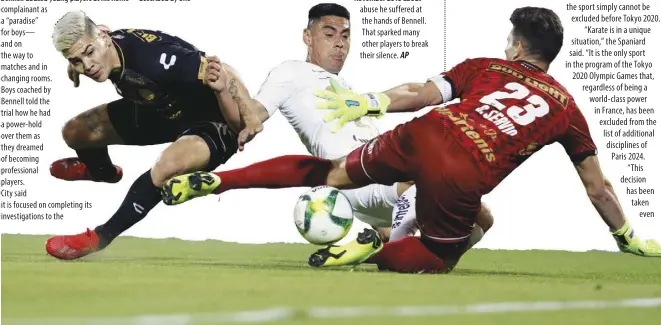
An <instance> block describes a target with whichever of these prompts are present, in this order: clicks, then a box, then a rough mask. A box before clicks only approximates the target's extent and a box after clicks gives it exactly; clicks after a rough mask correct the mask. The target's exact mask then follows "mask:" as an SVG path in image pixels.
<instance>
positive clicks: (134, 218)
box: [95, 169, 161, 247]
mask: <svg viewBox="0 0 661 325" xmlns="http://www.w3.org/2000/svg"><path fill="white" fill-rule="evenodd" d="M158 202H161V189H160V188H158V187H156V186H154V184H153V182H152V179H151V169H150V170H148V171H147V172H146V173H144V174H142V175H141V176H140V177H138V179H136V180H135V182H133V185H131V188H130V189H129V192H128V193H127V194H126V198H124V202H122V205H121V206H120V207H119V209H117V212H115V214H114V215H113V216H112V217H110V219H109V220H108V221H106V223H105V224H103V225H100V226H98V227H97V228H96V229H95V230H96V233H97V234H98V235H99V237H100V238H99V239H100V240H101V243H100V244H101V247H105V246H107V245H108V244H110V242H112V241H113V240H114V239H115V238H117V236H119V235H120V234H121V233H123V232H124V231H126V230H127V229H129V228H131V227H133V225H135V224H136V223H138V222H140V220H142V219H143V218H144V217H145V216H147V213H149V211H151V210H152V209H153V208H154V207H155V206H156V205H157V204H158Z"/></svg>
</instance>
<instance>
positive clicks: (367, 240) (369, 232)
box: [308, 228, 383, 267]
mask: <svg viewBox="0 0 661 325" xmlns="http://www.w3.org/2000/svg"><path fill="white" fill-rule="evenodd" d="M381 248H383V241H381V238H380V237H379V234H378V233H377V232H376V231H375V230H373V229H367V228H366V229H365V230H363V232H361V233H359V234H358V238H357V239H356V240H354V241H352V242H350V243H348V244H346V245H342V246H328V247H326V248H322V249H320V250H318V251H316V252H314V253H313V254H312V255H310V258H309V259H308V264H309V265H310V266H312V267H329V266H344V265H358V264H360V263H363V262H365V261H366V260H367V259H368V258H370V257H372V255H374V254H376V253H378V252H379V251H380V250H381Z"/></svg>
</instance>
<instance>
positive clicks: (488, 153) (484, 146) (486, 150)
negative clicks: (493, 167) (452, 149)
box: [434, 107, 496, 162]
mask: <svg viewBox="0 0 661 325" xmlns="http://www.w3.org/2000/svg"><path fill="white" fill-rule="evenodd" d="M434 111H436V112H438V113H440V114H441V115H444V116H446V117H448V118H449V119H450V121H452V123H454V124H455V125H456V126H457V127H459V130H461V132H462V133H463V134H464V135H466V137H468V138H469V139H470V140H471V141H472V142H473V144H475V146H476V147H477V148H478V149H480V152H481V153H482V155H483V156H484V159H486V161H487V162H494V161H496V154H495V153H494V151H493V149H491V147H490V146H489V144H488V143H487V142H486V141H485V140H484V139H482V136H481V135H480V133H479V132H477V131H475V128H474V127H473V126H472V125H470V124H468V115H466V114H458V115H455V114H454V112H452V111H451V110H450V109H449V108H447V107H438V108H435V109H434Z"/></svg>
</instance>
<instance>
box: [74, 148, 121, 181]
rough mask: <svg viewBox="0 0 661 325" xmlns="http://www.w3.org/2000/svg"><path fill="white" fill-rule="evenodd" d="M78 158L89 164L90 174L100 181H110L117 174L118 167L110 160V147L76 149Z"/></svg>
mask: <svg viewBox="0 0 661 325" xmlns="http://www.w3.org/2000/svg"><path fill="white" fill-rule="evenodd" d="M76 153H77V154H78V159H80V161H82V162H83V163H84V164H85V165H87V170H88V171H89V173H90V175H91V176H92V177H93V178H94V179H96V180H100V181H109V180H111V179H112V178H113V177H115V176H116V175H117V169H116V168H115V166H114V165H113V164H112V161H111V160H110V155H109V154H108V147H103V148H90V149H80V150H76Z"/></svg>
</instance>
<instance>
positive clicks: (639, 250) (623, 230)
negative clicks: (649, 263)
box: [576, 156, 661, 257]
mask: <svg viewBox="0 0 661 325" xmlns="http://www.w3.org/2000/svg"><path fill="white" fill-rule="evenodd" d="M576 171H577V172H578V175H579V176H580V178H581V181H582V182H583V186H584V187H585V191H586V193H587V195H588V197H589V198H590V202H592V205H593V206H594V207H595V209H596V210H597V212H598V213H599V215H600V216H601V219H602V220H603V221H604V222H605V223H606V225H608V227H609V228H610V231H611V233H612V234H613V237H614V238H615V241H616V242H617V245H618V247H619V249H620V250H621V251H623V252H626V253H631V254H635V255H641V256H655V257H661V246H659V244H658V243H657V242H656V241H654V240H647V241H642V240H640V239H639V238H638V237H637V236H635V234H634V232H633V229H632V228H631V225H630V224H629V221H628V220H627V219H626V217H625V216H624V211H623V210H622V206H621V205H620V202H619V201H618V199H617V196H616V195H615V191H614V190H613V187H612V185H611V184H610V182H609V181H608V180H607V179H606V178H605V177H604V175H603V173H602V171H601V167H600V165H599V160H598V159H597V156H590V157H588V158H586V159H584V160H583V161H582V162H581V163H579V164H578V165H576Z"/></svg>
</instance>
